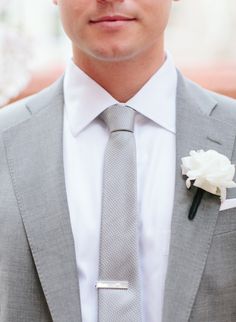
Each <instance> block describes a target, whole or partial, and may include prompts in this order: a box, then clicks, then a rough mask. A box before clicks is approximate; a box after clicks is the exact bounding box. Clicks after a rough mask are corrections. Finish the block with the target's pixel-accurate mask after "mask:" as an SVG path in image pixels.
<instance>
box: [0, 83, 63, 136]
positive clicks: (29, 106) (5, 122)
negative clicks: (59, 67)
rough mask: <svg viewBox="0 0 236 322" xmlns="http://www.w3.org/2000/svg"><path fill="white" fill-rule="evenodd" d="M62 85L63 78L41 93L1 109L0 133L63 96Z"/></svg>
mask: <svg viewBox="0 0 236 322" xmlns="http://www.w3.org/2000/svg"><path fill="white" fill-rule="evenodd" d="M62 84H63V77H61V78H60V79H59V80H57V81H56V82H55V83H53V84H52V85H50V86H49V87H47V88H45V89H43V90H42V91H40V92H38V93H36V94H34V95H31V96H28V97H26V98H24V99H22V100H19V101H17V102H15V103H13V104H10V105H8V106H5V107H3V108H2V109H1V110H0V133H2V132H3V131H4V130H7V129H9V128H11V127H13V126H14V125H17V124H19V123H21V122H23V121H25V120H27V119H28V118H29V117H30V116H31V115H33V114H35V113H37V112H39V111H40V110H41V109H42V108H44V107H46V106H48V104H50V102H51V101H52V100H55V99H56V98H57V97H58V96H61V95H63V90H62Z"/></svg>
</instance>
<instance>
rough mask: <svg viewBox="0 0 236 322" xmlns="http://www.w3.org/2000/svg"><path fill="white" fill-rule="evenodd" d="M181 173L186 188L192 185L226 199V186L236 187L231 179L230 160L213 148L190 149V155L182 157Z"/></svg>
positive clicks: (232, 167)
mask: <svg viewBox="0 0 236 322" xmlns="http://www.w3.org/2000/svg"><path fill="white" fill-rule="evenodd" d="M181 168H182V174H183V175H186V176H187V177H188V179H187V180H186V186H187V188H190V186H191V181H194V183H193V185H194V186H196V187H198V188H201V189H203V190H205V191H208V192H210V193H212V194H215V195H218V196H220V197H221V202H223V201H224V200H225V199H226V188H234V187H236V183H235V182H234V181H233V178H234V173H235V166H234V165H233V164H231V162H230V160H229V159H228V158H227V157H226V156H224V155H223V154H220V153H218V152H216V151H214V150H208V151H203V150H199V151H191V152H190V156H188V157H184V158H182V165H181Z"/></svg>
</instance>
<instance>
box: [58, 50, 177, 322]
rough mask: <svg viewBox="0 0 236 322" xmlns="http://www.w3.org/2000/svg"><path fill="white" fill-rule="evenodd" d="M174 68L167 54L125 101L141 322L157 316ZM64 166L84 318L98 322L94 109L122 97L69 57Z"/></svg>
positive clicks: (171, 179)
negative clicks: (132, 147) (133, 163)
mask: <svg viewBox="0 0 236 322" xmlns="http://www.w3.org/2000/svg"><path fill="white" fill-rule="evenodd" d="M176 86H177V72H176V68H175V66H174V63H173V61H172V58H171V56H170V54H167V58H166V60H165V63H164V64H163V65H162V66H161V68H160V69H159V70H158V71H157V72H156V73H155V74H154V75H153V76H152V77H151V79H150V80H149V81H148V82H147V83H146V84H145V85H144V86H143V88H142V89H141V90H140V91H139V92H138V93H137V94H136V95H135V96H134V97H133V98H131V99H130V100H129V101H128V102H127V103H126V105H128V106H130V107H132V108H134V109H135V110H136V111H137V112H136V118H135V128H134V129H135V130H134V135H135V139H136V146H137V176H138V187H137V188H138V211H139V213H138V216H139V218H140V221H139V240H140V270H141V278H142V304H143V307H142V309H143V322H161V319H162V307H163V295H164V284H165V277H166V270H167V260H168V252H169V241H170V224H171V218H172V209H173V199H174V187H175V114H176V113H175V110H176ZM64 95H65V112H64V132H63V140H64V142H63V147H64V169H65V182H66V190H67V198H68V205H69V211H70V220H71V226H72V231H73V236H74V242H75V252H76V262H77V269H78V280H79V287H80V296H81V308H82V320H83V322H97V289H96V288H95V284H96V281H97V280H98V264H99V237H100V219H101V201H102V200H101V196H102V175H103V160H104V159H103V157H104V151H105V146H106V143H107V141H108V137H109V132H108V130H107V128H106V126H105V124H104V123H103V122H102V121H101V120H99V118H98V115H99V114H100V113H101V112H102V111H103V110H104V109H106V108H107V107H109V106H111V105H113V104H115V103H119V102H117V101H116V100H115V99H114V98H113V97H112V96H111V95H110V94H109V93H108V92H107V91H106V90H105V89H104V88H102V87H101V86H100V85H98V84H97V83H96V82H95V81H94V80H93V79H91V78H90V77H89V76H88V75H86V74H85V73H84V72H83V71H82V70H80V69H79V68H78V67H77V66H76V65H75V64H74V63H73V61H72V60H71V61H70V62H69V64H68V66H67V69H66V73H65V78H64Z"/></svg>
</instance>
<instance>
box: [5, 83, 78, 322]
mask: <svg viewBox="0 0 236 322" xmlns="http://www.w3.org/2000/svg"><path fill="white" fill-rule="evenodd" d="M63 104H64V103H63V91H62V81H60V82H58V84H56V85H54V86H53V87H52V88H51V89H50V90H48V92H46V93H45V92H44V93H43V94H41V96H36V99H32V100H31V101H30V102H29V104H28V107H27V108H28V109H29V111H30V113H32V116H31V117H30V118H28V119H26V120H25V121H24V122H21V123H20V124H18V125H17V126H15V127H13V128H11V129H9V130H7V131H6V132H5V133H4V141H5V147H6V152H7V159H8V164H9V169H10V173H11V177H12V182H13V185H14V190H15V194H16V197H17V201H18V205H19V209H20V213H21V216H22V220H23V223H24V227H25V231H26V234H27V237H28V241H29V245H30V248H31V251H32V255H33V258H34V262H35V265H36V269H37V272H38V275H39V279H40V282H41V285H42V288H43V291H44V294H45V297H46V300H47V303H48V306H49V310H50V312H51V315H52V319H53V321H55V322H64V321H70V322H78V321H82V318H81V312H80V298H79V287H78V278H77V269H76V261H75V251H74V242H73V236H72V231H71V225H70V219H69V211H68V206H67V199H66V190H65V182H64V169H63V153H62V127H63Z"/></svg>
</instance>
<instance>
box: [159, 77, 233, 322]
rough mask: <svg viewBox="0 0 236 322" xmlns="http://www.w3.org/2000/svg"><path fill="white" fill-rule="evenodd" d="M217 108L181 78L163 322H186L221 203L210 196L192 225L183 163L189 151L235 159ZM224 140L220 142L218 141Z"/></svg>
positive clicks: (190, 194) (190, 197)
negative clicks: (210, 150)
mask: <svg viewBox="0 0 236 322" xmlns="http://www.w3.org/2000/svg"><path fill="white" fill-rule="evenodd" d="M215 108H217V102H216V101H215V100H214V99H213V98H212V96H211V95H209V94H208V93H207V92H206V91H203V90H202V89H200V88H199V87H198V86H197V85H195V84H192V83H191V82H189V81H187V80H185V79H184V78H183V77H182V76H181V74H179V76H178V89H177V115H176V189H175V200H174V208H173V218H172V225H171V241H170V254H169V260H168V269H167V276H166V284H165V294H164V307H163V322H171V321H175V322H187V321H188V320H189V317H190V313H191V310H192V306H193V304H194V300H195V297H196V294H197V290H198V287H199V284H200V280H201V276H202V274H203V270H204V266H205V263H206V259H207V254H208V251H209V247H210V245H211V240H212V236H213V232H214V229H215V225H216V221H217V215H218V211H219V206H220V201H219V197H217V196H213V195H210V194H208V193H206V194H205V195H204V197H203V200H202V202H201V204H200V207H199V209H198V212H197V215H196V218H195V219H194V220H193V221H189V220H188V218H187V217H188V211H189V208H190V206H191V203H192V200H193V196H194V194H195V192H196V188H191V190H190V191H189V190H187V188H186V186H185V178H184V177H183V176H182V175H181V169H180V164H181V158H182V157H184V156H187V155H188V154H189V152H190V150H199V149H204V150H208V149H214V150H217V151H218V152H220V153H222V154H224V155H226V156H227V157H228V158H229V159H231V155H232V150H233V144H234V139H235V138H234V135H232V133H234V131H233V129H232V127H230V126H229V127H225V125H224V124H223V123H222V122H221V121H220V120H216V119H214V118H213V117H211V114H212V112H213V110H214V109H215ZM219 136H220V137H219Z"/></svg>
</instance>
